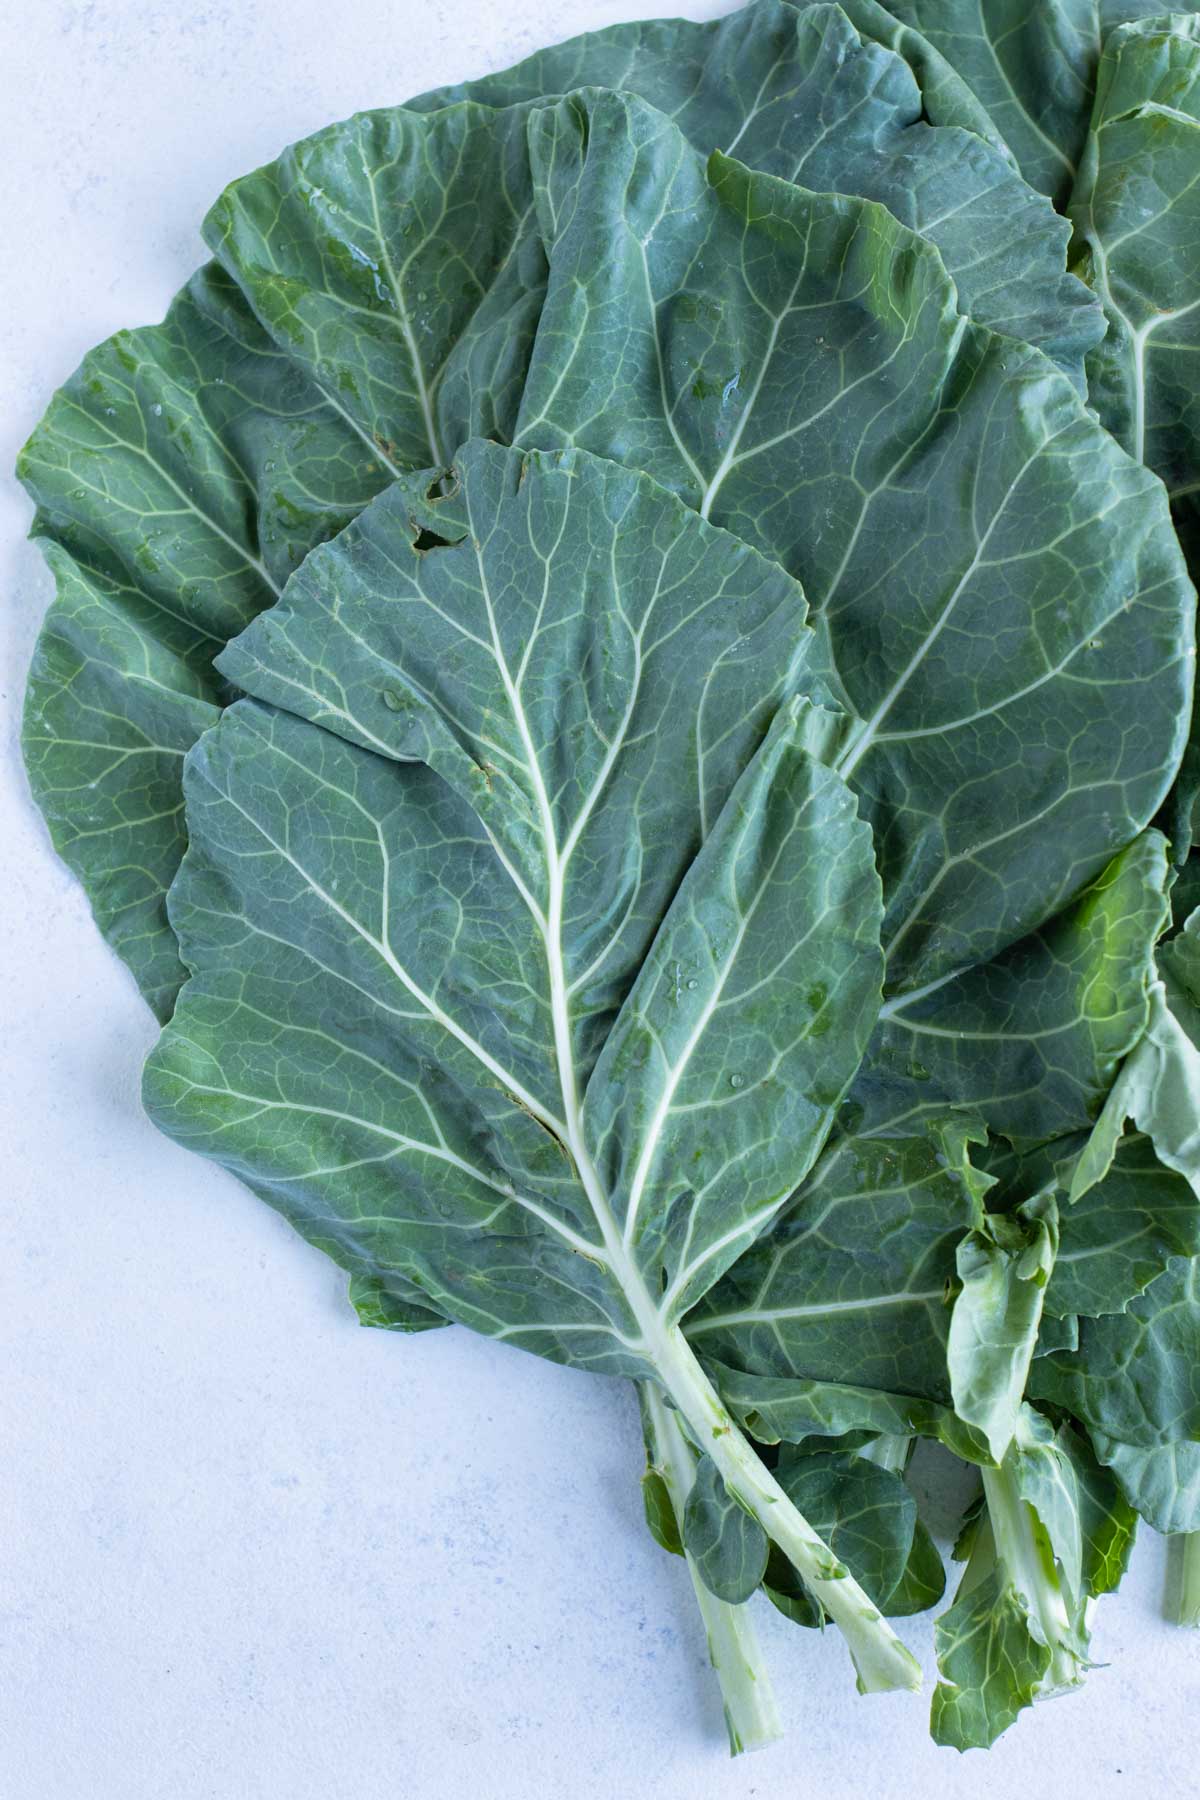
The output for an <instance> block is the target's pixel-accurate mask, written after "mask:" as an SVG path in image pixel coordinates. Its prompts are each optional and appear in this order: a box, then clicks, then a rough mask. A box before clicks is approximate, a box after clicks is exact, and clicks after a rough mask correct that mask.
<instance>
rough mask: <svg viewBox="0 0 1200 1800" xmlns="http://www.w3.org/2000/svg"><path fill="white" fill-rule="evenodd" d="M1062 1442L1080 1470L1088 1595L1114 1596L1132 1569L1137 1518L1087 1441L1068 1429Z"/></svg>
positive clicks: (1064, 1428) (1063, 1429)
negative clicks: (1131, 1555)
mask: <svg viewBox="0 0 1200 1800" xmlns="http://www.w3.org/2000/svg"><path fill="white" fill-rule="evenodd" d="M1057 1438H1058V1443H1059V1444H1060V1445H1061V1446H1062V1447H1063V1448H1064V1450H1065V1452H1066V1454H1067V1455H1068V1456H1069V1458H1070V1461H1071V1465H1072V1467H1073V1468H1074V1471H1075V1491H1076V1495H1077V1497H1078V1503H1079V1527H1080V1532H1081V1535H1082V1580H1083V1590H1084V1592H1085V1594H1088V1595H1089V1596H1097V1595H1100V1594H1110V1593H1113V1592H1114V1591H1115V1590H1116V1589H1117V1588H1118V1587H1119V1586H1120V1585H1121V1579H1122V1577H1123V1576H1124V1574H1125V1570H1126V1568H1127V1567H1128V1565H1129V1555H1130V1552H1131V1550H1132V1549H1133V1541H1134V1538H1135V1537H1136V1535H1137V1513H1136V1512H1135V1511H1134V1509H1133V1507H1132V1506H1130V1504H1129V1502H1128V1500H1126V1498H1125V1496H1124V1495H1123V1494H1122V1492H1121V1489H1120V1488H1119V1486H1118V1485H1117V1482H1116V1480H1115V1479H1114V1477H1113V1475H1112V1473H1111V1471H1110V1470H1108V1469H1106V1468H1104V1467H1102V1465H1101V1464H1100V1463H1099V1462H1097V1460H1096V1457H1095V1455H1094V1453H1093V1451H1092V1448H1091V1446H1090V1444H1089V1443H1088V1442H1087V1440H1086V1438H1083V1437H1081V1436H1080V1435H1079V1433H1078V1432H1076V1431H1073V1430H1072V1429H1071V1427H1070V1426H1069V1425H1060V1426H1059V1429H1058V1434H1057Z"/></svg>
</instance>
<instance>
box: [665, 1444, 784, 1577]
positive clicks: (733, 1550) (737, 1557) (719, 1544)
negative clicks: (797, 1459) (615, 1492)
mask: <svg viewBox="0 0 1200 1800" xmlns="http://www.w3.org/2000/svg"><path fill="white" fill-rule="evenodd" d="M810 1523H811V1521H810ZM814 1529H815V1528H814ZM683 1541H684V1544H685V1546H686V1548H687V1552H688V1555H689V1556H690V1557H691V1558H692V1561H693V1562H694V1563H695V1565H696V1567H697V1569H699V1571H700V1577H701V1580H702V1581H703V1582H704V1585H705V1587H707V1588H708V1590H709V1592H710V1593H713V1594H715V1595H716V1596H717V1599H718V1600H726V1601H728V1602H729V1603H730V1605H732V1606H738V1605H740V1604H741V1603H742V1601H744V1600H748V1599H749V1598H750V1596H751V1594H752V1593H753V1592H754V1590H755V1588H756V1587H757V1586H758V1584H759V1582H760V1581H761V1580H762V1578H763V1573H764V1571H765V1570H766V1566H767V1549H768V1542H767V1534H766V1532H765V1531H764V1530H763V1528H762V1526H761V1525H760V1524H759V1522H758V1520H757V1519H754V1518H751V1516H750V1514H749V1513H748V1512H746V1510H745V1509H744V1508H743V1507H741V1506H739V1505H738V1503H737V1501H736V1500H735V1499H734V1498H733V1497H732V1495H731V1494H730V1493H729V1491H728V1489H727V1488H726V1486H725V1483H724V1482H723V1481H722V1479H721V1477H720V1475H719V1474H718V1472H717V1469H716V1466H715V1464H714V1463H713V1461H712V1459H711V1458H710V1457H707V1456H702V1457H701V1458H700V1462H699V1465H698V1467H697V1469H696V1481H695V1485H694V1487H693V1488H692V1491H691V1493H690V1494H689V1495H688V1497H687V1505H686V1506H685V1508H684V1513H683Z"/></svg>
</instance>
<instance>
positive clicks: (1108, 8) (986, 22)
mask: <svg viewBox="0 0 1200 1800" xmlns="http://www.w3.org/2000/svg"><path fill="white" fill-rule="evenodd" d="M889 10H890V11H892V12H894V13H895V15H896V17H897V18H898V19H902V20H904V21H905V23H906V24H908V25H910V26H912V27H913V28H915V29H916V30H917V31H918V32H920V33H921V35H922V36H923V37H925V38H926V39H927V40H928V41H929V42H930V43H931V44H932V45H934V46H935V48H936V49H937V50H938V51H940V52H941V54H942V56H943V57H944V58H945V59H946V61H947V62H948V63H949V64H950V66H951V67H952V68H953V69H954V70H955V71H956V73H957V74H958V75H959V76H960V77H961V78H962V79H963V80H964V81H965V82H966V83H967V85H968V86H969V87H970V88H971V91H972V93H973V94H974V95H975V98H976V99H977V100H978V102H979V104H980V105H981V106H982V107H983V108H984V109H985V110H986V112H987V113H988V115H989V116H990V118H991V119H992V121H993V122H994V124H995V126H996V128H997V130H998V131H999V132H1000V134H1001V135H1002V136H1003V138H1004V140H1005V141H1006V142H1007V143H1008V145H1009V146H1010V147H1011V149H1012V152H1013V154H1014V156H1015V157H1016V159H1017V162H1018V163H1019V164H1020V167H1021V172H1022V173H1023V175H1024V176H1025V178H1026V180H1027V181H1029V182H1031V183H1032V184H1033V186H1034V187H1035V188H1038V189H1040V190H1041V191H1042V192H1043V193H1046V194H1051V195H1053V196H1054V197H1055V198H1056V199H1058V200H1059V201H1060V202H1065V201H1066V199H1067V197H1068V196H1069V194H1070V191H1071V184H1072V182H1073V180H1074V178H1075V173H1076V169H1077V167H1078V163H1079V159H1080V156H1081V153H1082V151H1083V145H1084V137H1085V134H1086V131H1087V124H1088V117H1089V114H1090V112H1091V106H1092V90H1093V85H1094V82H1095V74H1096V59H1097V56H1098V54H1099V49H1100V40H1101V35H1102V33H1104V32H1106V31H1107V30H1108V29H1109V27H1110V26H1111V25H1113V24H1115V23H1117V22H1118V21H1119V20H1123V19H1132V18H1137V17H1139V16H1142V15H1145V14H1147V13H1153V12H1154V11H1155V10H1156V7H1155V0H1115V4H1114V0H1062V3H1059V4H1055V5H1044V6H1043V5H1036V6H1024V5H1021V4H1019V3H1018V0H892V3H891V6H890V9H889Z"/></svg>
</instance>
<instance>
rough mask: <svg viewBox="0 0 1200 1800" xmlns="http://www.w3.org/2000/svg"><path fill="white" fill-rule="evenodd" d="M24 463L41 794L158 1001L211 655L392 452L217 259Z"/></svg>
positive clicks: (75, 385)
mask: <svg viewBox="0 0 1200 1800" xmlns="http://www.w3.org/2000/svg"><path fill="white" fill-rule="evenodd" d="M20 474H21V478H22V480H23V481H24V482H25V485H26V486H27V487H28V489H29V491H30V493H31V494H32V495H33V498H34V500H35V501H36V502H37V507H38V511H37V516H36V518H35V521H34V526H33V534H34V536H35V537H36V538H37V539H38V541H39V542H40V543H41V545H42V547H43V549H44V551H45V554H46V558H47V560H48V562H49V563H50V566H51V569H52V571H53V574H54V577H55V582H56V584H57V589H58V593H57V598H56V600H55V602H54V604H53V605H52V606H51V608H50V611H49V614H48V615H47V618H46V623H45V625H44V627H43V630H42V635H41V638H40V639H39V641H38V648H37V652H36V656H35V659H34V665H33V669H32V672H31V676H30V683H29V691H28V697H27V700H26V711H25V731H24V748H25V758H26V763H27V766H28V768H29V774H30V780H31V783H32V786H33V791H34V797H35V798H36V800H37V802H38V805H39V806H40V807H41V809H42V811H43V813H44V814H45V815H46V819H47V822H48V824H49V826H50V831H51V835H52V837H53V839H54V843H55V847H56V849H57V850H58V851H59V854H60V855H61V856H62V857H63V858H64V859H65V860H66V861H67V863H68V864H69V865H70V867H71V868H72V869H73V870H74V872H75V873H76V874H77V875H78V876H79V878H80V880H81V881H82V883H83V885H84V888H85V890H86V892H87V894H88V898H89V899H90V901H91V903H92V907H93V910H94V912H95V914H96V919H97V923H98V924H99V926H100V928H101V930H102V931H103V932H104V934H105V936H106V937H107V938H108V939H109V941H110V942H111V943H112V945H113V947H114V948H115V949H116V950H117V951H118V953H119V954H120V955H121V956H122V957H123V958H124V959H125V961H126V962H127V963H128V964H129V966H130V968H131V969H132V971H133V973H134V975H135V977H136V979H137V981H138V984H139V986H140V987H141V989H142V991H143V993H144V994H145V996H146V998H147V1000H148V1001H149V1002H150V1004H151V1006H153V1007H154V1009H155V1011H156V1012H157V1013H158V1014H159V1016H160V1017H165V1016H167V1015H168V1014H169V1012H170V1009H171V1006H172V1004H173V1002H174V998H175V993H176V990H177V988H178V985H179V982H180V980H181V979H182V974H183V971H182V969H181V966H180V963H179V956H178V951H177V949H176V945H175V939H174V936H173V934H172V933H171V931H170V928H169V926H168V924H167V920H166V912H165V908H164V894H165V891H166V888H167V886H168V885H169V883H170V881H171V879H172V877H173V876H174V874H175V871H176V869H177V867H178V865H179V858H180V856H181V855H182V853H183V847H184V843H185V841H186V839H185V833H184V825H183V797H182V792H181V786H180V781H181V773H182V765H183V757H184V755H185V753H186V752H187V751H188V750H189V749H190V747H191V745H192V744H193V743H194V742H195V740H196V738H197V737H198V736H199V735H200V733H201V732H202V731H204V730H206V729H207V727H208V726H209V725H211V724H212V723H214V721H215V719H216V717H217V710H218V708H219V706H220V705H221V704H222V703H223V702H224V700H225V698H226V689H225V687H224V684H223V683H222V682H220V681H219V680H218V679H217V677H216V676H215V674H214V672H213V668H212V659H213V657H214V655H215V654H216V652H217V651H218V650H220V649H223V648H224V645H225V643H226V641H227V640H228V639H229V638H230V637H231V636H233V635H235V634H236V633H237V632H239V631H240V630H241V629H242V627H243V626H244V625H246V624H248V623H249V621H250V620H251V619H252V618H253V617H254V615H255V614H256V613H257V612H259V611H260V610H261V609H262V608H263V607H264V606H267V605H269V604H270V603H271V602H272V601H273V600H274V599H275V598H276V597H277V595H278V593H279V591H280V589H281V587H282V585H283V582H284V581H285V580H286V578H287V576H288V575H289V574H290V573H291V571H292V569H293V568H294V567H295V566H296V565H297V564H298V563H299V562H300V561H301V559H302V558H303V557H304V556H305V555H306V554H307V552H308V551H309V549H311V547H312V546H313V544H315V543H319V542H320V541H321V540H322V539H323V538H325V537H328V536H329V535H330V533H332V532H334V531H337V530H339V529H340V528H341V526H342V525H343V524H345V522H346V521H347V520H348V519H349V518H351V517H353V515H354V514H355V513H356V512H357V511H358V509H359V508H360V507H361V506H362V505H363V504H364V503H365V502H366V501H367V500H369V499H370V498H371V495H372V494H373V493H375V492H376V491H377V489H378V488H379V487H380V486H381V485H382V483H383V482H384V481H385V480H386V479H387V475H386V471H385V469H384V467H383V465H382V463H381V460H380V458H379V455H378V452H377V451H376V450H375V449H374V448H373V447H372V446H371V445H369V444H364V443H363V441H362V439H361V437H360V436H359V435H358V434H357V433H356V432H354V431H352V430H351V429H350V428H349V427H348V426H347V424H346V422H345V420H344V419H343V417H342V416H341V414H340V413H339V411H338V410H337V408H336V407H335V406H333V405H332V404H331V403H330V402H329V400H328V399H327V397H326V396H325V395H324V394H323V393H322V392H321V391H320V389H319V388H317V387H315V386H314V385H313V384H312V383H311V382H309V381H307V380H306V379H305V378H304V377H303V375H302V374H301V373H300V371H299V370H297V369H295V368H293V367H291V366H290V365H289V364H288V363H287V362H286V361H285V359H284V358H282V357H281V356H279V355H278V354H277V353H276V352H275V350H274V348H273V346H272V345H271V342H270V340H269V339H268V338H267V337H266V336H265V335H264V334H263V332H262V331H261V330H260V329H259V327H258V326H257V324H256V323H255V320H254V317H253V315H252V314H251V313H250V312H249V311H248V309H247V308H246V306H245V305H244V304H243V302H242V301H241V298H240V296H239V294H238V292H237V290H236V288H234V287H233V286H232V284H231V283H230V281H229V279H228V277H226V276H225V275H223V274H221V273H220V272H219V271H218V270H215V269H206V270H201V272H200V274H199V275H197V276H196V277H195V279H194V280H193V281H192V282H191V283H190V284H189V286H188V287H187V288H185V289H184V291H183V293H182V294H181V295H180V296H179V298H178V300H176V302H175V304H174V305H173V306H172V308H171V310H170V312H169V313H168V315H167V317H166V319H165V320H164V321H163V323H162V324H161V325H156V326H151V327H149V328H148V329H147V330H144V331H136V332H121V333H119V334H118V335H117V336H116V337H115V338H112V339H110V340H109V342H108V343H106V344H102V345H101V346H100V348H99V349H98V350H94V351H92V352H91V354H90V355H89V356H88V357H87V358H85V360H84V363H83V366H82V368H81V369H80V370H79V371H78V373H77V374H76V375H75V376H73V377H72V379H71V381H70V382H68V383H67V385H66V387H64V388H63V389H62V391H61V392H60V393H59V394H57V395H56V396H55V398H54V400H53V402H52V403H51V406H50V410H49V411H48V413H47V414H46V417H45V419H44V420H43V421H42V423H41V424H40V425H39V426H38V428H37V430H36V431H35V432H34V434H33V436H32V438H31V439H30V441H29V443H28V444H27V445H26V447H25V450H24V451H23V453H22V456H21V461H20Z"/></svg>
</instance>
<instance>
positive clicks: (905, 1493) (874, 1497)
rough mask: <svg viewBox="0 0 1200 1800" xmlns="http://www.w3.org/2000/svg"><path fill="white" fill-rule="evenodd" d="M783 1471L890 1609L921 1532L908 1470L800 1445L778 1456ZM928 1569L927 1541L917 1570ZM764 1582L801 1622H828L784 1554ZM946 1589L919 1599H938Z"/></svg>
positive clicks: (786, 1482) (812, 1516)
mask: <svg viewBox="0 0 1200 1800" xmlns="http://www.w3.org/2000/svg"><path fill="white" fill-rule="evenodd" d="M777 1474H778V1476H779V1481H780V1484H781V1486H783V1487H784V1488H785V1489H786V1491H787V1492H788V1493H789V1494H790V1495H791V1497H792V1499H793V1500H794V1501H795V1503H796V1505H797V1506H798V1507H799V1508H800V1510H801V1511H802V1512H803V1513H804V1516H805V1518H807V1519H808V1520H809V1522H810V1523H811V1524H812V1526H813V1528H814V1530H816V1531H818V1532H819V1533H820V1535H821V1537H822V1538H823V1540H824V1541H825V1543H827V1544H828V1545H829V1548H830V1549H831V1550H832V1551H833V1553H834V1555H835V1556H836V1557H837V1558H838V1560H839V1562H843V1563H845V1565H846V1567H847V1568H848V1569H849V1570H850V1571H851V1573H852V1574H853V1575H854V1576H855V1577H856V1579H857V1580H858V1581H859V1582H860V1583H861V1585H862V1586H863V1588H865V1590H866V1592H867V1593H868V1594H870V1596H871V1598H872V1599H873V1600H874V1602H875V1604H876V1605H877V1606H878V1607H879V1608H880V1609H881V1611H883V1612H885V1613H891V1612H892V1611H893V1610H894V1609H893V1607H892V1604H891V1601H892V1595H893V1594H894V1593H895V1592H896V1589H897V1588H898V1587H899V1586H900V1585H901V1583H902V1582H903V1581H904V1577H905V1572H906V1570H907V1568H908V1566H909V1562H910V1559H911V1558H912V1555H913V1549H914V1542H915V1538H916V1532H917V1508H916V1503H915V1501H914V1500H913V1497H912V1494H911V1493H910V1492H909V1489H908V1487H907V1486H906V1484H905V1482H904V1479H903V1477H902V1476H900V1475H898V1474H896V1473H895V1472H894V1471H893V1470H891V1469H884V1468H880V1467H879V1465H878V1464H877V1463H873V1462H870V1461H868V1460H867V1459H866V1458H865V1457H862V1456H855V1455H853V1454H841V1453H830V1452H826V1451H815V1452H814V1451H808V1450H806V1451H797V1450H795V1449H789V1450H787V1451H786V1452H785V1453H784V1454H783V1455H781V1456H780V1459H779V1462H778V1464H777ZM818 1521H819V1523H818ZM935 1554H936V1553H935ZM939 1568H940V1563H939ZM927 1574H928V1568H927V1557H926V1555H925V1548H924V1543H923V1544H922V1547H921V1551H920V1552H919V1553H918V1567H917V1571H916V1576H917V1577H918V1578H921V1577H925V1576H927ZM766 1587H767V1591H768V1593H769V1594H770V1596H771V1598H772V1600H774V1601H775V1603H776V1605H777V1606H778V1607H779V1608H780V1610H781V1611H782V1612H785V1613H786V1614H787V1616H788V1617H789V1618H791V1619H793V1620H794V1621H795V1622H796V1623H797V1624H801V1625H819V1624H820V1623H821V1622H822V1613H821V1610H820V1608H819V1607H817V1606H815V1605H814V1603H813V1601H812V1598H811V1596H810V1595H809V1594H808V1593H807V1591H806V1590H805V1589H804V1588H803V1586H802V1585H801V1584H800V1583H799V1582H798V1581H797V1580H796V1578H795V1576H794V1574H793V1573H792V1571H790V1570H789V1569H788V1568H787V1566H786V1565H785V1564H783V1563H782V1561H781V1559H779V1558H778V1557H775V1558H773V1559H772V1562H771V1565H770V1566H769V1568H768V1570H767V1577H766ZM940 1591H941V1590H940V1588H939V1589H938V1590H937V1591H936V1592H934V1593H933V1595H932V1598H931V1599H925V1600H923V1601H921V1604H924V1605H930V1604H932V1601H933V1600H936V1599H937V1597H938V1594H939V1593H940Z"/></svg>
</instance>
